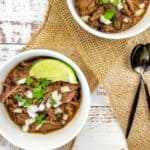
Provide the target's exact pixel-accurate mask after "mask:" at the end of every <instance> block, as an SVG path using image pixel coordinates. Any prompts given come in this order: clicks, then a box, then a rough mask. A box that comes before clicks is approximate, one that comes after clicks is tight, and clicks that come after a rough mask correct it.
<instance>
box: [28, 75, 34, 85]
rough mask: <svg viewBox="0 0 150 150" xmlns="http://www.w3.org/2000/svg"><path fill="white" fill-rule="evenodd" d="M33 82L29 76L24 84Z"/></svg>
mask: <svg viewBox="0 0 150 150" xmlns="http://www.w3.org/2000/svg"><path fill="white" fill-rule="evenodd" d="M33 82H34V80H33V79H32V78H31V77H27V79H26V84H27V85H31V84H32V83H33Z"/></svg>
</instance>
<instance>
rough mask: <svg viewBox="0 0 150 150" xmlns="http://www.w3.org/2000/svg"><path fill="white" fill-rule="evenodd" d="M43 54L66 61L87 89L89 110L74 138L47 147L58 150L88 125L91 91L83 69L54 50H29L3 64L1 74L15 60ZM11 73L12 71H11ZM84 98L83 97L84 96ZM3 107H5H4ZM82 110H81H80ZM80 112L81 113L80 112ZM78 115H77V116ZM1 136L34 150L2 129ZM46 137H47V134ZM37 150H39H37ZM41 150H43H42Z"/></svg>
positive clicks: (47, 148) (87, 109)
mask: <svg viewBox="0 0 150 150" xmlns="http://www.w3.org/2000/svg"><path fill="white" fill-rule="evenodd" d="M42 53H45V54H49V56H48V57H54V58H58V59H61V60H63V61H66V62H67V63H68V64H69V65H70V66H71V67H72V68H73V69H74V70H75V72H76V73H77V74H79V75H78V78H79V79H82V82H83V83H84V84H83V85H84V86H83V87H85V88H86V95H87V96H85V90H84V96H85V97H83V100H84V99H85V98H86V101H85V100H84V101H85V102H84V103H86V106H87V108H86V110H84V112H85V113H84V114H83V112H82V115H83V117H82V120H80V121H81V123H80V124H79V126H78V128H76V131H74V133H73V134H72V136H70V137H67V138H66V140H65V141H62V142H61V143H60V144H59V143H58V144H57V145H56V146H55V147H50V146H51V145H49V147H46V150H49V149H56V148H59V147H61V146H63V145H65V144H67V143H69V142H70V141H71V140H72V139H73V138H75V136H77V135H78V134H79V132H80V131H81V130H82V128H83V127H84V125H85V123H86V121H87V119H88V115H89V111H90V104H91V102H90V89H89V86H88V82H87V80H86V78H85V75H84V73H83V72H82V71H81V69H80V68H79V67H78V65H77V64H76V63H75V62H73V61H72V60H71V59H70V58H68V57H66V56H64V55H63V54H61V53H59V52H56V51H52V50H48V49H30V50H28V51H25V52H21V53H19V54H17V55H15V56H14V57H12V58H11V59H9V60H8V61H7V62H6V63H5V64H3V65H2V67H1V68H0V73H1V71H3V70H4V69H5V68H6V67H7V66H8V65H9V64H10V63H13V61H14V60H15V59H18V58H22V60H21V61H23V60H27V59H28V58H31V57H30V54H32V55H33V54H34V55H35V56H33V57H38V56H42ZM37 54H38V56H37ZM40 54H41V55H40ZM26 55H28V58H25V59H24V56H26ZM50 55H52V56H50ZM43 56H45V55H43ZM57 56H58V57H57ZM21 61H19V62H21ZM17 64H18V63H17ZM11 69H13V67H12V68H11ZM9 72H10V71H9ZM6 77H7V75H6V76H5V77H4V78H6ZM80 82H81V80H80ZM82 96H83V95H82ZM1 105H3V104H1ZM3 107H4V106H3ZM80 108H81V106H80ZM80 108H79V109H80ZM0 109H1V108H0ZM78 111H79V110H78ZM77 113H78V112H77ZM80 114H81V113H80ZM76 115H77V114H76ZM74 118H75V116H74ZM71 122H72V121H71ZM67 126H69V123H68V125H67ZM64 128H65V127H64ZM12 129H13V128H12ZM62 129H63V128H62ZM20 131H21V130H20ZM21 132H22V131H21ZM0 134H1V135H2V136H3V137H4V138H5V139H7V140H8V141H9V142H10V143H12V144H14V145H15V146H18V147H20V148H24V149H29V150H33V148H32V147H28V146H22V145H21V143H17V142H16V140H15V139H11V138H10V137H9V136H8V135H6V134H5V132H4V131H2V130H1V129H0ZM46 135H47V134H46ZM37 150H38V149H37ZM40 150H41V149H40Z"/></svg>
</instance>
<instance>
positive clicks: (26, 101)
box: [15, 95, 32, 107]
mask: <svg viewBox="0 0 150 150" xmlns="http://www.w3.org/2000/svg"><path fill="white" fill-rule="evenodd" d="M15 99H16V100H17V102H19V103H20V104H21V106H24V107H27V106H30V105H32V100H31V99H25V98H23V97H21V96H18V95H16V96H15Z"/></svg>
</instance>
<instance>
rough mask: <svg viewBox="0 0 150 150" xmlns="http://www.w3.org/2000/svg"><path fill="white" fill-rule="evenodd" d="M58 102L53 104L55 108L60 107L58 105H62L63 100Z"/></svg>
mask: <svg viewBox="0 0 150 150" xmlns="http://www.w3.org/2000/svg"><path fill="white" fill-rule="evenodd" d="M56 103H57V104H55V105H54V106H53V107H54V108H56V107H58V106H60V105H61V104H62V102H61V101H56Z"/></svg>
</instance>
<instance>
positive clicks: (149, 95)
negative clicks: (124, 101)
mask: <svg viewBox="0 0 150 150" xmlns="http://www.w3.org/2000/svg"><path fill="white" fill-rule="evenodd" d="M143 84H144V88H145V93H146V99H147V104H148V110H149V113H150V94H149V90H148V86H147V84H146V83H145V81H144V80H143Z"/></svg>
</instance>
